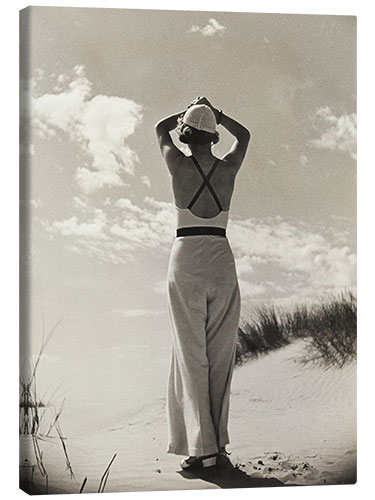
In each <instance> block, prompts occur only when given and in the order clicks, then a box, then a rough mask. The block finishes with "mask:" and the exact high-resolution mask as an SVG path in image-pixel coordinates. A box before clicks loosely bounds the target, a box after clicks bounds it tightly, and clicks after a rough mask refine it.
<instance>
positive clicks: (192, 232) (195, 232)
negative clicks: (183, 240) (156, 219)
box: [176, 226, 226, 238]
mask: <svg viewBox="0 0 375 500" xmlns="http://www.w3.org/2000/svg"><path fill="white" fill-rule="evenodd" d="M201 235H214V236H223V237H224V238H225V236H226V232H225V229H223V228H222V227H210V226H193V227H181V228H180V229H177V231H176V236H177V238H178V237H179V236H201Z"/></svg>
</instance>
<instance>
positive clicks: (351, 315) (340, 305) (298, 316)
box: [236, 291, 357, 367]
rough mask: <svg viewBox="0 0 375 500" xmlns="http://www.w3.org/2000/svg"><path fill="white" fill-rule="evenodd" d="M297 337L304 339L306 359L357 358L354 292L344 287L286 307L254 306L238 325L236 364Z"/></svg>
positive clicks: (340, 362) (338, 362)
mask: <svg viewBox="0 0 375 500" xmlns="http://www.w3.org/2000/svg"><path fill="white" fill-rule="evenodd" d="M298 338H304V339H306V340H307V351H306V356H305V362H317V363H320V364H322V365H324V366H326V367H329V366H336V367H342V366H344V365H345V364H347V363H350V362H351V361H353V360H354V359H356V354H357V298H356V296H355V295H354V294H353V293H352V292H351V291H346V292H342V293H340V294H338V295H336V296H327V297H324V298H322V299H320V300H318V301H317V302H315V303H312V304H298V305H296V306H294V307H293V308H292V309H291V310H287V311H286V310H282V309H277V308H276V307H275V306H273V305H270V306H266V305H262V306H259V307H257V308H256V309H255V310H254V313H253V315H252V318H251V320H250V321H249V320H243V321H242V322H241V325H240V327H239V329H238V341H237V350H236V364H241V363H243V362H245V361H246V360H247V359H249V358H253V357H258V356H260V355H263V354H265V353H267V352H269V351H271V350H274V349H278V348H280V347H282V346H284V345H287V344H289V343H290V342H292V341H293V340H295V339H298Z"/></svg>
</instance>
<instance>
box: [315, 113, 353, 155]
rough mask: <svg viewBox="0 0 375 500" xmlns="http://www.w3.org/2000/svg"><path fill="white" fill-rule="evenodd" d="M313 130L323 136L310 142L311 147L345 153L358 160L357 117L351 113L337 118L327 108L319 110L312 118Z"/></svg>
mask: <svg viewBox="0 0 375 500" xmlns="http://www.w3.org/2000/svg"><path fill="white" fill-rule="evenodd" d="M312 120H313V128H314V129H315V130H316V131H317V132H319V133H320V134H321V135H320V137H319V138H318V139H313V140H311V141H309V145H310V146H312V147H315V148H318V149H328V150H330V151H336V150H339V151H343V152H346V153H349V154H350V156H351V157H352V158H353V159H356V144H357V115H356V113H351V114H350V115H348V114H344V115H341V116H336V115H334V114H333V112H332V111H331V109H330V108H329V107H328V106H326V107H325V108H319V109H318V110H317V111H316V113H315V116H314V117H313V118H312Z"/></svg>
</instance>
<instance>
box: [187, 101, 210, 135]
mask: <svg viewBox="0 0 375 500" xmlns="http://www.w3.org/2000/svg"><path fill="white" fill-rule="evenodd" d="M182 121H183V123H185V124H186V125H189V126H190V127H194V128H196V129H197V130H203V131H204V132H210V133H211V134H216V118H215V115H214V112H213V111H212V109H211V108H210V107H209V106H206V104H195V105H193V106H190V108H189V109H188V110H187V111H186V113H185V114H184V117H183V119H182Z"/></svg>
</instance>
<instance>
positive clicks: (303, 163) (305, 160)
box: [299, 155, 309, 166]
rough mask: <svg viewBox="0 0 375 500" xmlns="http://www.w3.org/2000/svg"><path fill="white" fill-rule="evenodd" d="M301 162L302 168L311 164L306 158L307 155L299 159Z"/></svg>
mask: <svg viewBox="0 0 375 500" xmlns="http://www.w3.org/2000/svg"><path fill="white" fill-rule="evenodd" d="M299 162H300V164H301V165H302V166H305V165H307V164H308V163H309V160H308V158H307V156H305V155H301V156H300V157H299Z"/></svg>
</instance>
